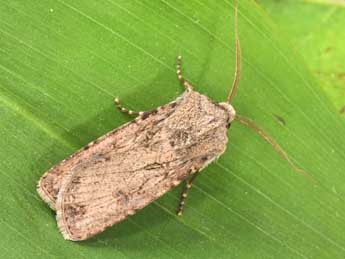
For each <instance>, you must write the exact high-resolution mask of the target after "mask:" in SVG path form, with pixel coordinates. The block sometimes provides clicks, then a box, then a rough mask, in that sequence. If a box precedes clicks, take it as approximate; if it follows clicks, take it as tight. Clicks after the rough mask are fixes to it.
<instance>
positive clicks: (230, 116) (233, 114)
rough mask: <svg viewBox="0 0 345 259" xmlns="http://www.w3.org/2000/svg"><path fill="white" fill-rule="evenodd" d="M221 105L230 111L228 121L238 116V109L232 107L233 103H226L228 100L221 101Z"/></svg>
mask: <svg viewBox="0 0 345 259" xmlns="http://www.w3.org/2000/svg"><path fill="white" fill-rule="evenodd" d="M219 105H220V106H222V107H223V108H224V109H225V110H226V111H227V113H228V116H229V117H228V123H231V122H232V121H233V120H234V119H235V117H236V111H235V109H234V107H232V105H231V104H229V103H226V102H221V103H219Z"/></svg>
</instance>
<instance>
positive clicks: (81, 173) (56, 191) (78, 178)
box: [38, 3, 304, 241]
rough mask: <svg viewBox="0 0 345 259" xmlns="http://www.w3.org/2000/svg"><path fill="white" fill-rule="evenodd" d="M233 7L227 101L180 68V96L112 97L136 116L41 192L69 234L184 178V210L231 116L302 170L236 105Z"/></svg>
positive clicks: (85, 232) (125, 212) (88, 233)
mask: <svg viewBox="0 0 345 259" xmlns="http://www.w3.org/2000/svg"><path fill="white" fill-rule="evenodd" d="M235 9H236V11H235V40H236V69H235V75H234V81H233V84H232V87H231V90H230V93H229V96H228V98H227V99H226V101H224V102H220V103H218V102H215V101H213V100H211V99H210V98H208V97H207V96H205V95H202V94H200V93H198V92H196V91H194V90H193V86H192V84H191V83H190V82H189V81H187V80H186V79H185V78H184V77H183V75H182V73H181V57H180V56H179V57H178V59H177V66H176V73H177V77H178V79H179V81H180V82H181V83H182V85H183V86H184V87H185V91H184V92H183V94H182V95H181V96H180V97H178V98H177V99H176V100H175V101H173V102H170V103H168V104H166V105H163V106H161V107H159V108H157V109H154V110H151V111H146V112H134V111H131V110H128V109H126V108H125V107H123V106H122V105H121V102H120V100H119V99H118V98H116V99H115V104H116V105H117V107H118V108H119V109H120V110H121V111H122V112H125V113H128V114H130V115H136V116H137V117H136V118H135V119H134V120H133V121H130V122H128V123H126V124H125V125H123V126H121V127H119V128H116V129H114V130H112V131H111V132H109V133H107V134H106V135H104V136H102V137H100V138H98V139H97V140H95V141H93V142H91V143H90V144H88V145H87V146H85V147H84V148H82V149H81V150H79V151H77V152H76V153H74V154H73V155H71V156H70V157H69V158H67V159H66V160H63V161H61V162H60V163H59V164H57V165H56V166H54V167H53V168H51V169H50V170H49V171H47V172H46V173H45V174H44V175H43V176H42V177H41V179H40V181H39V183H38V193H39V195H40V196H41V197H42V199H43V200H44V201H46V202H47V203H48V204H49V205H50V207H51V208H52V209H54V210H56V213H57V217H56V218H57V223H58V227H59V229H60V231H61V233H62V234H63V236H64V238H65V239H69V240H74V241H78V240H85V239H88V238H90V237H92V236H94V235H96V234H97V233H100V232H102V231H103V230H104V229H106V228H107V227H110V226H112V225H114V224H116V223H118V222H119V221H122V220H124V219H125V218H127V217H128V216H129V215H133V214H134V213H136V212H137V211H138V210H140V209H142V208H143V207H145V206H147V205H148V204H150V203H151V202H153V201H154V200H156V199H157V198H159V197H160V196H162V195H163V194H165V193H166V192H168V191H169V190H170V189H172V188H173V187H175V186H177V185H179V184H180V183H181V182H182V181H185V180H186V185H185V188H184V190H183V192H182V195H181V199H180V202H179V206H178V215H182V211H183V206H184V203H185V199H186V197H187V193H188V190H189V189H190V188H191V186H192V183H193V181H194V180H195V179H196V177H197V175H198V173H199V172H200V171H201V170H202V169H203V168H205V167H206V166H207V165H209V164H210V163H212V162H213V161H215V160H216V159H217V158H218V157H219V156H221V155H222V154H223V153H224V151H225V149H226V146H227V142H228V129H229V128H230V125H231V123H232V122H233V121H234V120H237V121H239V122H241V123H243V124H245V125H248V126H250V127H251V128H253V129H254V130H256V131H257V132H258V133H259V134H260V135H261V136H262V137H263V138H264V139H265V140H266V141H267V142H269V143H270V144H271V145H272V146H273V147H274V148H275V150H276V151H277V152H278V153H279V154H280V155H281V156H282V157H283V158H284V159H285V160H287V161H288V163H290V165H291V166H292V167H293V168H294V169H295V170H296V171H299V172H301V173H303V172H304V171H303V170H302V169H300V168H298V167H297V166H295V165H294V164H293V163H292V161H291V160H290V159H289V158H288V157H287V155H286V153H285V152H284V151H283V149H282V148H281V147H280V146H279V145H278V144H277V143H276V142H274V141H273V140H272V139H271V138H270V137H269V136H268V135H267V134H266V133H265V132H264V131H262V130H261V129H260V128H259V127H257V126H256V125H255V124H254V122H253V121H251V120H249V119H246V118H244V117H242V116H239V115H236V112H235V109H234V108H233V107H232V106H231V104H230V103H231V101H232V100H233V98H234V96H235V93H236V89H237V86H238V82H239V77H240V59H241V48H240V41H239V38H238V31H237V20H238V18H237V16H238V14H237V3H236V8H235Z"/></svg>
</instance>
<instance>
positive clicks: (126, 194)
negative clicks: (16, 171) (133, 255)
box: [56, 91, 228, 240]
mask: <svg viewBox="0 0 345 259" xmlns="http://www.w3.org/2000/svg"><path fill="white" fill-rule="evenodd" d="M227 116H228V115H227V114H226V112H225V111H224V109H223V108H222V107H220V106H219V105H218V104H215V103H213V102H211V101H210V100H209V99H208V98H207V97H206V96H203V95H200V94H199V93H197V92H194V91H186V92H185V93H184V94H183V95H182V96H181V98H180V99H178V100H177V101H176V102H173V103H171V104H169V105H166V106H162V107H160V108H159V109H158V110H157V111H154V112H152V113H151V115H148V116H147V117H146V118H145V117H143V118H141V119H139V120H136V121H135V122H132V123H135V124H136V125H137V127H136V131H135V132H134V133H133V132H126V130H118V131H116V133H114V135H113V136H112V145H113V147H112V148H106V149H99V150H97V152H94V153H93V154H92V156H91V155H90V156H91V157H89V158H88V159H84V160H81V161H80V162H79V163H77V164H75V165H74V166H73V167H72V168H71V169H70V170H69V172H68V174H67V175H65V176H64V178H63V181H62V183H61V186H62V187H61V189H60V192H59V194H58V200H57V203H56V208H57V215H58V224H59V227H60V230H61V232H62V233H63V235H64V237H65V238H67V239H72V240H83V239H86V238H88V237H90V236H92V235H95V234H97V233H99V232H101V231H102V230H104V228H106V227H108V226H111V225H113V224H115V223H117V222H119V221H120V220H123V219H124V218H126V217H127V216H128V215H132V214H134V213H135V212H136V211H137V210H139V209H141V208H143V207H144V206H146V205H147V204H149V203H151V202H152V201H153V200H155V199H157V198H158V197H160V196H161V195H163V194H164V193H166V192H167V191H168V190H170V189H171V188H172V187H174V186H176V185H177V184H179V183H180V182H181V181H182V180H183V179H185V178H186V177H187V176H189V175H191V174H192V173H194V172H196V171H197V170H200V169H201V168H203V167H204V166H205V165H207V164H208V163H209V162H211V161H213V160H214V159H215V158H217V157H218V156H219V155H221V154H222V153H223V152H224V150H225V148H226V143H227V127H226V126H227V119H228V118H227ZM124 129H125V128H124ZM127 135H129V136H130V137H129V138H127V137H126V136H127Z"/></svg>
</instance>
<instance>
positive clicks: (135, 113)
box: [114, 97, 143, 116]
mask: <svg viewBox="0 0 345 259" xmlns="http://www.w3.org/2000/svg"><path fill="white" fill-rule="evenodd" d="M114 103H115V105H116V107H117V108H118V109H119V110H120V112H123V113H127V114H129V115H136V116H137V115H140V114H142V113H143V112H135V111H132V110H130V109H127V108H125V107H123V106H122V104H121V101H120V99H119V98H118V97H116V98H115V99H114Z"/></svg>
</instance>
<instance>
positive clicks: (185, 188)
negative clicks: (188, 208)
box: [177, 171, 199, 216]
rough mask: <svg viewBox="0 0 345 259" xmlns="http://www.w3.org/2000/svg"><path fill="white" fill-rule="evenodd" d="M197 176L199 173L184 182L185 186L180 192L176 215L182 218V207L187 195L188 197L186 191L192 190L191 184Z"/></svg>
mask: <svg viewBox="0 0 345 259" xmlns="http://www.w3.org/2000/svg"><path fill="white" fill-rule="evenodd" d="M198 174H199V171H198V172H196V173H194V174H193V175H192V177H191V178H190V179H189V180H188V181H187V182H186V185H185V187H184V189H183V191H182V194H181V198H180V202H179V205H178V209H177V215H178V216H182V213H183V207H184V203H185V201H186V198H187V195H188V191H189V189H190V188H192V185H193V182H194V180H195V179H196V177H197V176H198Z"/></svg>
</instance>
